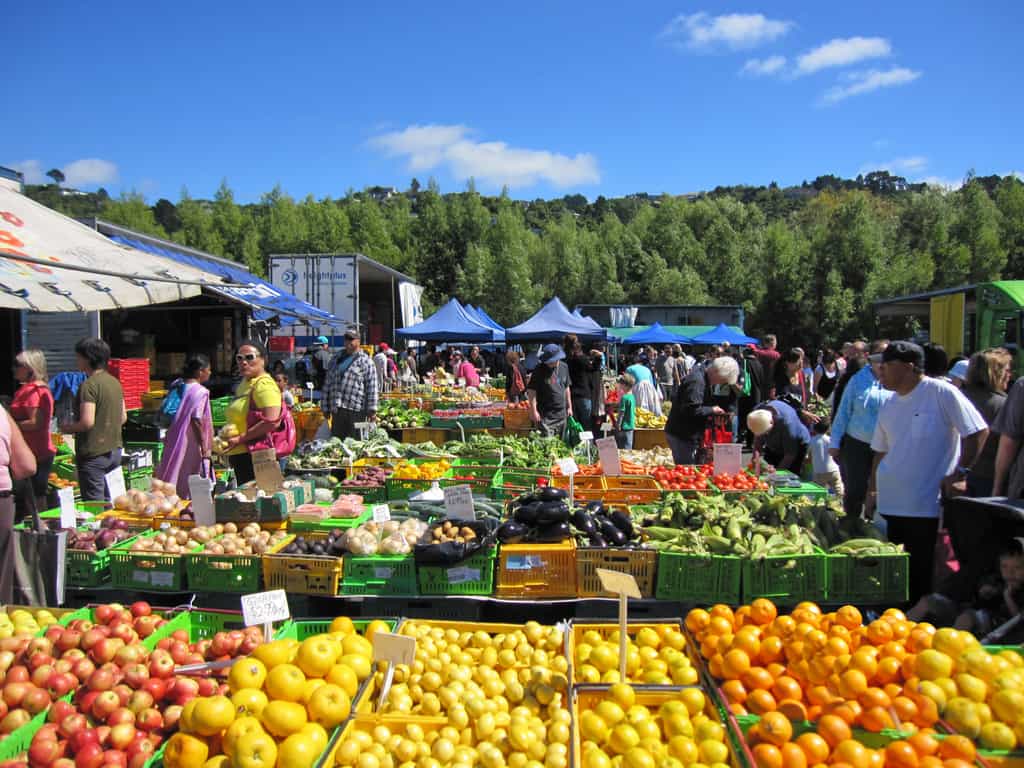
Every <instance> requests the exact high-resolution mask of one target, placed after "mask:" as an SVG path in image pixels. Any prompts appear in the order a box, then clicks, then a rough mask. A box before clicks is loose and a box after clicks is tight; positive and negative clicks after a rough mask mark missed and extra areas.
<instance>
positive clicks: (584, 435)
mask: <svg viewBox="0 0 1024 768" xmlns="http://www.w3.org/2000/svg"><path fill="white" fill-rule="evenodd" d="M593 439H594V433H593V432H590V431H589V430H588V431H587V432H580V442H581V443H589V442H590V441H591V440H593Z"/></svg>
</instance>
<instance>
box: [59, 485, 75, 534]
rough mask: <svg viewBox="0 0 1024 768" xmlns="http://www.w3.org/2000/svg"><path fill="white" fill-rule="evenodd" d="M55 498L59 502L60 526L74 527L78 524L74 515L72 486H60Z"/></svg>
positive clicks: (73, 491)
mask: <svg viewBox="0 0 1024 768" xmlns="http://www.w3.org/2000/svg"><path fill="white" fill-rule="evenodd" d="M57 499H58V501H59V502H60V527H61V528H74V527H75V526H76V525H77V524H78V520H77V519H76V517H75V514H76V510H75V490H74V488H61V489H60V490H59V491H57Z"/></svg>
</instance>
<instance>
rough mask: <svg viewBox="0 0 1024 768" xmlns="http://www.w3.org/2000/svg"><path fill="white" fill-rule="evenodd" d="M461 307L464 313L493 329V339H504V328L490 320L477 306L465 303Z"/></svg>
mask: <svg viewBox="0 0 1024 768" xmlns="http://www.w3.org/2000/svg"><path fill="white" fill-rule="evenodd" d="M463 309H464V310H465V311H466V314H467V315H469V316H470V317H471V318H472V319H473V320H476V321H477V322H478V323H480V324H481V325H483V326H486V327H488V328H493V329H494V340H495V341H504V340H505V329H504V328H502V327H501V326H500V325H498V324H497V323H496V322H494V321H493V320H491V318H489V317H488V316H487V315H485V314H484V313H483V311H482V310H480V309H479V308H478V307H474V306H473V305H472V304H466V305H465V306H464V307H463Z"/></svg>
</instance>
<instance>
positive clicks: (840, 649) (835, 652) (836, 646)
mask: <svg viewBox="0 0 1024 768" xmlns="http://www.w3.org/2000/svg"><path fill="white" fill-rule="evenodd" d="M825 653H827V654H828V655H830V656H836V657H839V656H848V655H849V654H850V645H849V643H847V642H846V640H844V639H843V638H841V637H830V638H829V639H828V642H827V643H825Z"/></svg>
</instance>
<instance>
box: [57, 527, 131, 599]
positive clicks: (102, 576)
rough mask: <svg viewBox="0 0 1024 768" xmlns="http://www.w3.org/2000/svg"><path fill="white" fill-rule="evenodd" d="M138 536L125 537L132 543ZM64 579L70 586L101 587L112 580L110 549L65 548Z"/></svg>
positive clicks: (126, 542) (125, 541) (125, 542)
mask: <svg viewBox="0 0 1024 768" xmlns="http://www.w3.org/2000/svg"><path fill="white" fill-rule="evenodd" d="M135 539H136V537H135V536H132V537H131V538H128V539H125V540H124V541H123V542H121V543H122V544H129V545H130V544H131V542H133V541H135ZM64 581H65V583H66V584H67V585H68V586H69V587H101V586H103V585H104V584H107V583H109V582H110V550H109V549H103V550H100V551H99V552H87V551H85V550H82V549H68V550H65V556H64Z"/></svg>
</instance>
